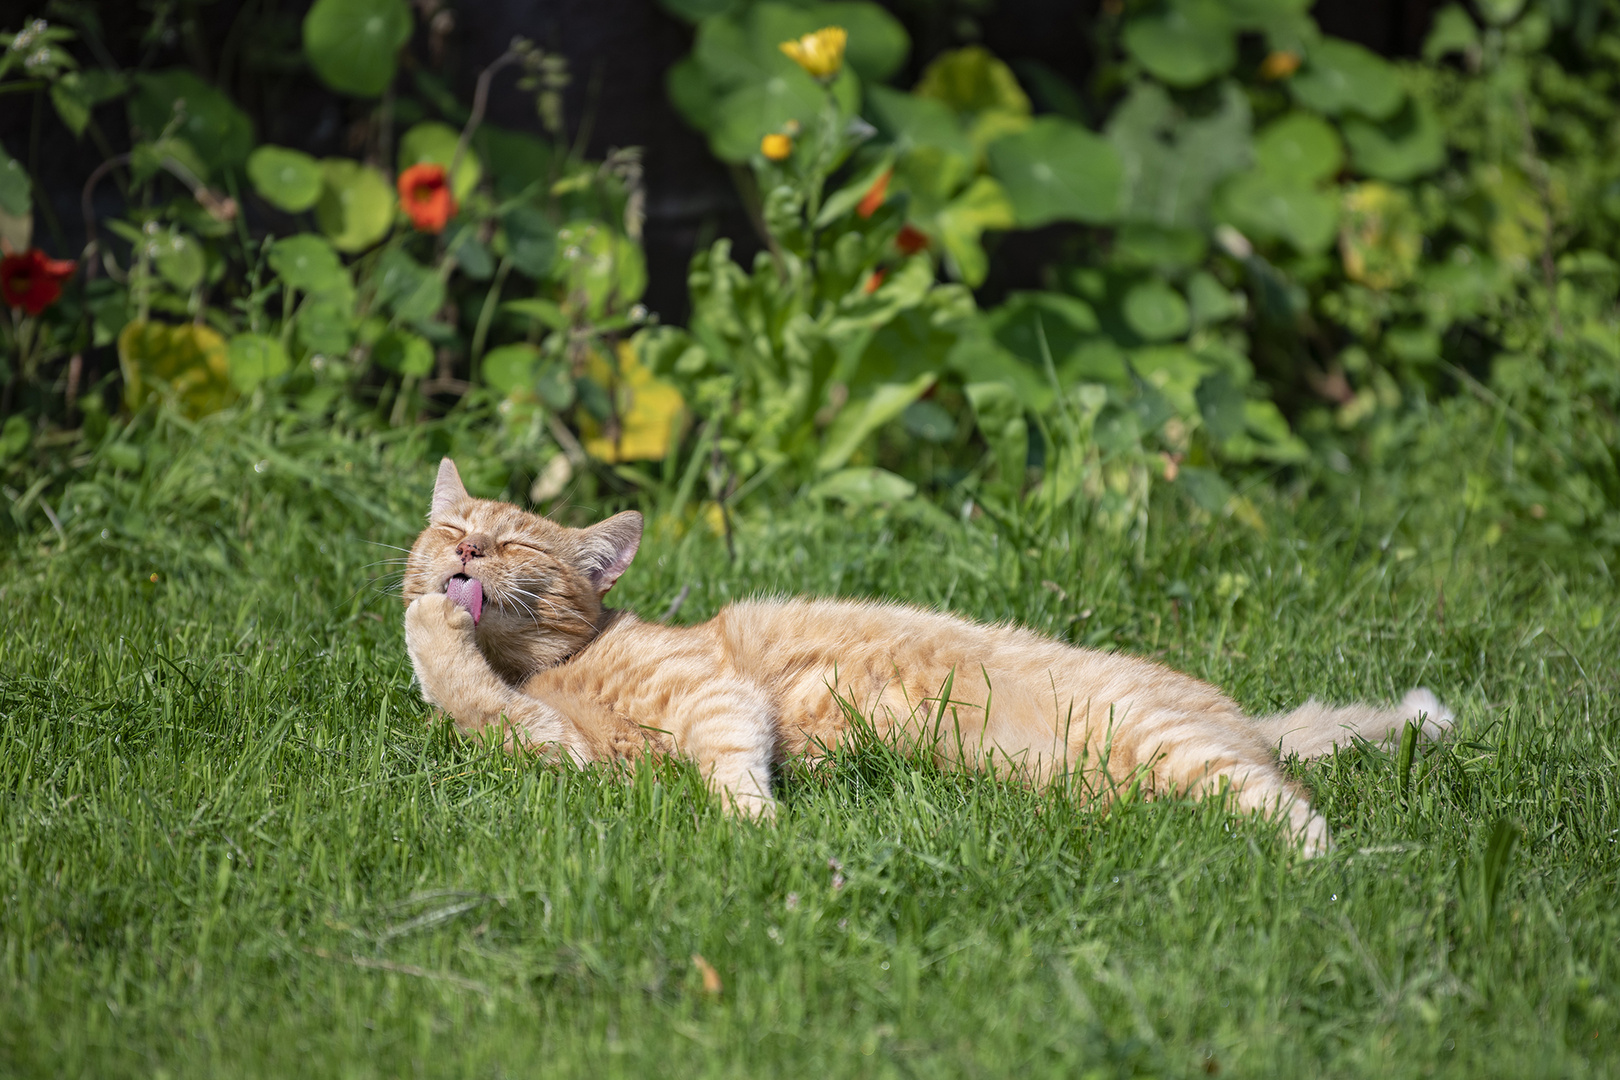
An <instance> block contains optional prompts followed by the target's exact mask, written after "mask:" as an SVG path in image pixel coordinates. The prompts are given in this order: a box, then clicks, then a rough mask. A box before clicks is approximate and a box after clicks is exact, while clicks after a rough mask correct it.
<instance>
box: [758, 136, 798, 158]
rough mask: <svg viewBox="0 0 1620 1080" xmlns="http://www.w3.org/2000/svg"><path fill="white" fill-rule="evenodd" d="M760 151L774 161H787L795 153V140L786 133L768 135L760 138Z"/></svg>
mask: <svg viewBox="0 0 1620 1080" xmlns="http://www.w3.org/2000/svg"><path fill="white" fill-rule="evenodd" d="M759 152H760V153H762V154H764V155H765V156H766V157H768V158H770V159H771V160H772V161H786V160H787V156H788V155H789V154H791V153H793V140H792V139H790V138H788V137H787V136H786V135H767V136H765V137H764V138H763V139H761V140H759Z"/></svg>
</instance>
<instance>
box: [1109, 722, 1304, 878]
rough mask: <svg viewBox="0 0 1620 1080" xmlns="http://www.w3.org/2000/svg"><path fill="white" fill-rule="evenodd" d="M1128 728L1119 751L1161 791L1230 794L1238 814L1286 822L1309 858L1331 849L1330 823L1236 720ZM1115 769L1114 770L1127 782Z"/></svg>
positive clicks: (1138, 724)
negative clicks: (1141, 766) (1138, 765)
mask: <svg viewBox="0 0 1620 1080" xmlns="http://www.w3.org/2000/svg"><path fill="white" fill-rule="evenodd" d="M1127 719H1129V718H1127ZM1122 726H1123V727H1124V730H1123V731H1122V732H1121V735H1122V736H1123V738H1122V739H1119V740H1117V741H1116V750H1124V751H1126V755H1125V759H1126V760H1127V761H1130V760H1135V761H1140V762H1142V763H1144V765H1145V768H1146V771H1147V773H1148V778H1149V779H1150V781H1151V783H1152V785H1153V787H1154V788H1155V789H1160V788H1167V789H1170V790H1173V791H1175V792H1177V793H1179V794H1182V795H1187V796H1191V797H1193V798H1204V797H1208V796H1210V795H1216V794H1219V793H1221V792H1222V791H1224V792H1226V793H1227V797H1229V798H1230V799H1231V800H1232V805H1233V807H1234V808H1235V809H1238V810H1241V811H1246V812H1250V813H1258V814H1260V815H1262V816H1265V817H1273V816H1280V817H1282V818H1283V819H1284V821H1285V822H1286V823H1287V825H1288V829H1289V832H1290V834H1291V835H1292V836H1293V837H1294V839H1295V840H1296V841H1297V842H1298V843H1300V844H1301V845H1302V846H1303V848H1304V852H1305V855H1306V856H1307V857H1314V856H1316V855H1321V854H1323V853H1325V852H1326V851H1327V850H1328V848H1329V846H1330V841H1329V839H1328V827H1327V821H1326V820H1324V819H1323V817H1322V815H1320V814H1318V813H1317V812H1316V811H1315V810H1314V809H1313V808H1312V807H1311V804H1310V800H1309V799H1307V798H1306V796H1305V793H1304V792H1303V791H1302V790H1301V789H1300V788H1299V787H1298V786H1297V785H1295V784H1294V783H1292V782H1291V781H1290V780H1289V779H1288V777H1286V776H1285V775H1283V772H1282V769H1281V768H1280V767H1279V766H1278V765H1277V762H1276V761H1275V760H1274V759H1273V758H1272V756H1271V753H1270V751H1269V749H1268V748H1267V747H1266V746H1265V744H1264V743H1262V742H1261V741H1260V740H1259V739H1256V738H1255V737H1254V736H1253V735H1252V734H1250V733H1249V732H1247V731H1244V730H1241V729H1240V728H1238V727H1237V725H1236V724H1235V723H1234V722H1233V721H1231V720H1228V719H1226V718H1214V717H1204V716H1198V715H1193V716H1185V715H1183V716H1178V717H1170V716H1166V717H1162V718H1161V717H1152V718H1138V719H1137V722H1135V723H1127V724H1125V725H1122ZM1110 764H1111V767H1110V769H1109V771H1110V772H1111V773H1114V774H1115V777H1116V779H1123V778H1122V777H1119V776H1118V771H1119V770H1118V768H1117V767H1116V766H1114V764H1113V763H1112V762H1111V763H1110Z"/></svg>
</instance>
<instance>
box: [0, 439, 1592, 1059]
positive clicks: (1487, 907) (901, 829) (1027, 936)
mask: <svg viewBox="0 0 1620 1080" xmlns="http://www.w3.org/2000/svg"><path fill="white" fill-rule="evenodd" d="M213 438H214V443H213V444H210V443H208V442H207V441H206V440H201V441H199V444H198V447H197V448H196V449H195V450H192V451H187V452H184V453H180V454H179V455H178V456H177V457H175V458H174V459H173V460H169V461H167V462H166V463H165V462H160V461H158V460H157V459H156V458H149V461H148V474H147V475H148V476H150V477H151V478H150V479H142V478H141V477H139V476H137V477H135V478H133V479H130V478H124V479H107V480H106V481H105V482H104V483H102V484H101V486H100V487H94V486H91V487H87V488H85V489H84V490H81V491H78V492H77V493H75V494H74V495H73V496H72V499H71V500H70V503H69V505H66V506H63V507H59V508H58V509H60V510H61V511H62V512H63V520H64V523H65V526H66V531H65V532H63V533H61V534H58V533H57V532H55V531H54V530H47V531H46V532H44V533H43V534H42V538H32V539H28V540H26V541H24V540H20V539H16V538H15V537H14V538H11V539H8V540H6V541H5V543H6V544H7V545H8V546H7V547H6V549H5V551H4V553H3V554H0V1073H4V1074H6V1075H16V1076H53V1077H54V1076H90V1077H111V1076H123V1075H139V1076H161V1075H167V1076H197V1075H232V1076H291V1075H299V1076H343V1077H351V1076H353V1077H370V1076H376V1077H395V1076H414V1075H432V1076H491V1077H493V1076H530V1075H545V1076H600V1075H624V1076H637V1077H639V1076H652V1075H669V1076H689V1075H690V1076H697V1075H731V1076H761V1075H776V1074H782V1075H802V1076H812V1077H818V1078H825V1077H841V1076H850V1075H875V1076H887V1075H897V1076H911V1075H915V1076H937V1075H969V1076H1012V1075H1017V1076H1034V1075H1051V1076H1114V1075H1122V1076H1123V1075H1138V1074H1140V1075H1155V1076H1171V1075H1175V1076H1183V1075H1187V1076H1203V1075H1206V1074H1214V1073H1217V1072H1220V1073H1224V1074H1226V1075H1231V1076H1261V1075H1276V1076H1305V1075H1324V1074H1332V1075H1366V1076H1380V1077H1384V1076H1406V1075H1414V1076H1416V1075H1431V1074H1446V1075H1459V1076H1481V1075H1498V1076H1515V1077H1522V1076H1542V1075H1545V1076H1586V1075H1615V1073H1616V1072H1617V1071H1620V904H1617V887H1620V879H1617V872H1620V804H1617V797H1620V768H1617V765H1620V759H1617V752H1620V711H1617V706H1620V592H1617V590H1616V589H1615V587H1614V585H1613V583H1612V582H1611V581H1610V580H1609V579H1607V578H1606V577H1603V576H1601V575H1600V574H1599V573H1597V572H1594V571H1580V570H1564V571H1559V572H1555V571H1554V570H1553V569H1550V568H1549V567H1548V566H1546V565H1541V566H1535V565H1530V564H1528V563H1525V562H1523V561H1522V560H1521V561H1519V562H1516V563H1514V564H1512V565H1503V564H1500V563H1498V562H1497V561H1496V560H1494V559H1493V558H1492V557H1491V556H1490V553H1489V551H1488V550H1487V549H1483V548H1481V549H1478V550H1477V551H1475V550H1471V549H1459V551H1458V552H1457V553H1455V554H1454V553H1452V552H1449V551H1447V552H1438V551H1436V552H1429V551H1426V550H1423V549H1422V548H1416V549H1414V548H1410V547H1404V546H1403V543H1411V541H1410V540H1405V541H1403V540H1402V539H1401V538H1400V537H1399V536H1397V537H1395V539H1394V540H1393V542H1389V538H1387V537H1385V536H1383V535H1380V534H1376V533H1373V532H1370V531H1369V532H1365V533H1363V534H1359V535H1358V534H1356V533H1355V532H1354V531H1353V530H1350V529H1348V527H1344V526H1329V525H1325V524H1323V522H1324V521H1331V520H1335V518H1334V515H1332V514H1330V513H1326V512H1324V511H1323V509H1322V508H1316V509H1315V510H1312V511H1310V512H1308V513H1305V514H1304V515H1302V517H1303V518H1304V519H1305V520H1306V522H1307V524H1306V525H1303V526H1300V525H1293V526H1291V525H1288V524H1287V523H1286V522H1285V521H1283V520H1282V519H1281V518H1279V519H1278V520H1277V521H1275V522H1274V523H1273V525H1272V528H1271V530H1270V531H1269V532H1268V533H1267V534H1266V535H1260V534H1257V533H1255V532H1253V531H1250V530H1249V529H1247V528H1245V527H1243V526H1240V525H1238V524H1236V523H1234V522H1222V521H1216V522H1205V523H1198V522H1193V521H1189V520H1188V519H1187V512H1186V511H1184V510H1182V509H1179V508H1178V507H1176V506H1174V505H1166V506H1164V507H1160V508H1158V509H1157V510H1156V511H1155V514H1154V516H1153V519H1152V525H1151V528H1150V530H1149V534H1148V537H1147V539H1146V542H1145V545H1143V546H1142V547H1140V548H1138V547H1136V546H1133V545H1132V544H1130V543H1128V542H1126V541H1123V540H1118V539H1114V538H1110V537H1109V536H1107V535H1105V534H1101V533H1092V532H1089V531H1087V530H1086V529H1085V528H1084V527H1082V526H1078V525H1077V526H1074V527H1073V528H1071V529H1070V530H1068V531H1063V530H1052V531H1050V532H1047V533H1044V534H1041V535H1040V536H1038V537H1031V536H1023V537H1021V538H1016V539H1015V538H1014V536H1013V534H1012V533H1009V532H1006V531H1000V530H998V529H996V528H995V527H993V526H992V525H991V524H990V523H989V522H988V521H982V520H981V521H976V522H974V523H973V524H972V525H970V526H967V527H964V528H962V529H960V530H959V531H957V532H954V533H951V534H946V535H941V534H937V533H934V532H932V531H929V530H928V529H926V528H921V527H917V526H912V525H906V524H904V523H899V524H894V523H885V522H883V521H881V520H875V521H874V520H869V519H846V518H844V517H843V516H841V515H838V514H822V513H818V512H814V511H811V510H799V511H793V512H784V513H783V514H781V515H779V516H777V517H775V518H774V519H770V520H765V519H758V518H755V519H749V518H745V519H744V520H743V521H742V522H741V524H740V532H739V535H738V538H737V549H738V555H737V560H736V562H735V563H734V564H733V563H730V562H728V560H727V557H726V553H725V547H724V544H723V543H722V542H721V541H719V540H718V539H716V538H715V537H714V536H713V535H712V534H710V533H709V532H708V531H707V530H706V529H705V528H703V527H702V526H699V527H697V528H695V529H693V530H691V531H689V532H686V533H684V535H678V534H677V532H676V531H675V530H673V529H671V528H668V527H658V526H656V524H655V527H654V528H653V529H652V530H651V531H650V533H649V537H648V540H647V542H646V543H645V544H644V545H643V547H642V550H641V554H640V556H639V557H638V559H637V561H636V563H635V564H634V566H633V567H632V568H631V570H630V572H629V573H628V574H627V575H626V577H625V578H624V579H623V581H622V582H621V584H620V585H619V587H618V588H617V589H616V590H615V592H614V597H615V598H616V599H617V601H618V602H619V604H621V605H623V606H628V607H631V608H633V609H635V610H637V611H638V612H640V613H641V614H642V615H643V616H644V617H647V618H658V617H659V616H660V615H661V614H662V613H663V612H664V610H665V609H666V608H667V607H668V606H669V605H670V603H671V601H672V600H673V599H674V598H675V597H676V596H677V595H678V593H679V592H680V590H681V589H682V588H683V587H687V586H689V587H690V593H689V595H688V598H687V599H686V601H685V604H684V606H683V607H681V608H680V611H679V613H678V615H677V620H678V621H683V622H684V621H697V620H700V619H702V618H706V617H707V616H709V615H710V614H712V613H713V612H714V611H716V610H717V609H718V608H719V607H720V606H721V605H722V604H724V603H725V602H726V601H727V600H728V599H730V598H733V597H740V596H744V595H748V594H752V593H758V592H773V593H797V592H807V593H815V594H823V595H831V594H837V595H850V596H872V595H876V596H887V597H895V598H903V599H906V600H910V601H915V602H917V603H921V604H927V605H937V606H942V607H948V608H950V609H952V610H955V611H958V612H961V613H963V614H965V615H969V616H972V617H976V618H981V619H990V620H999V619H1016V620H1019V621H1021V622H1024V623H1027V624H1029V625H1032V626H1035V627H1037V628H1040V629H1042V630H1044V631H1047V632H1049V633H1053V634H1056V635H1059V636H1063V637H1066V638H1068V639H1069V640H1073V641H1078V642H1090V643H1092V644H1097V645H1100V646H1102V647H1107V648H1119V649H1125V650H1129V651H1132V652H1137V653H1142V654H1148V655H1153V656H1157V657H1159V658H1161V659H1162V660H1163V661H1164V662H1166V663H1168V664H1171V665H1173V666H1175V667H1178V668H1180V669H1182V670H1185V671H1188V672H1191V673H1194V674H1196V675H1199V676H1202V677H1204V678H1208V679H1211V680H1213V681H1215V682H1217V683H1219V684H1221V685H1222V686H1224V687H1225V688H1227V689H1228V690H1229V691H1231V692H1232V693H1233V694H1234V696H1236V697H1237V698H1238V699H1239V700H1240V701H1242V702H1243V703H1244V704H1245V705H1247V706H1249V707H1250V708H1252V709H1254V710H1265V709H1274V708H1279V707H1283V706H1290V705H1293V704H1296V703H1297V702H1299V701H1300V700H1302V699H1303V698H1305V697H1306V696H1309V695H1311V694H1318V695H1323V696H1327V697H1330V698H1335V699H1340V700H1344V699H1355V698H1369V699H1389V698H1392V697H1394V696H1395V695H1397V694H1399V693H1400V692H1402V691H1404V690H1406V689H1407V688H1408V687H1409V686H1412V685H1414V684H1417V683H1423V684H1426V685H1428V686H1430V687H1433V688H1434V689H1435V690H1436V691H1437V692H1438V693H1439V694H1440V696H1441V697H1442V698H1443V699H1444V700H1445V701H1446V702H1447V703H1448V704H1450V705H1452V706H1453V707H1454V708H1455V709H1456V711H1457V713H1458V716H1459V730H1458V733H1457V735H1456V737H1455V738H1453V739H1451V740H1450V741H1448V742H1446V743H1444V744H1441V745H1438V746H1434V747H1422V748H1420V749H1419V750H1418V752H1417V754H1416V757H1415V759H1414V760H1413V761H1412V762H1411V763H1410V767H1409V768H1408V769H1405V770H1403V769H1402V768H1401V767H1400V763H1399V762H1398V760H1397V755H1396V754H1394V753H1391V752H1386V751H1384V750H1380V749H1376V748H1371V747H1363V748H1359V749H1355V750H1352V751H1349V752H1345V753H1341V754H1340V755H1339V756H1338V757H1337V758H1335V759H1333V760H1330V761H1325V762H1319V763H1316V764H1313V765H1311V766H1309V767H1300V768H1299V770H1298V772H1299V775H1300V776H1302V777H1303V779H1304V781H1305V783H1306V784H1307V785H1308V786H1309V787H1310V788H1311V790H1312V791H1313V792H1314V794H1315V799H1316V801H1317V805H1318V806H1319V807H1320V808H1321V810H1322V811H1323V812H1324V813H1325V814H1326V816H1327V818H1328V820H1329V822H1330V824H1331V826H1332V828H1333V830H1334V835H1335V839H1336V841H1337V845H1338V846H1337V849H1336V850H1335V852H1334V853H1333V854H1331V855H1329V856H1327V857H1325V858H1322V859H1319V860H1316V861H1311V862H1305V861H1302V860H1301V859H1299V858H1298V857H1297V856H1296V855H1295V854H1294V853H1293V852H1292V851H1291V850H1290V849H1289V847H1288V846H1287V845H1286V843H1284V842H1283V840H1282V839H1281V838H1280V836H1279V835H1278V833H1277V831H1276V830H1275V828H1273V827H1272V826H1270V825H1268V824H1266V823H1264V822H1259V821H1256V820H1253V819H1245V818H1242V817H1236V816H1233V815H1232V814H1230V813H1228V812H1226V811H1225V810H1224V809H1223V808H1222V807H1221V806H1220V805H1219V804H1216V803H1204V804H1192V803H1184V802H1175V801H1163V802H1148V803H1143V802H1134V803H1131V802H1127V803H1125V804H1123V805H1119V806H1116V807H1115V808H1114V809H1112V810H1111V811H1110V812H1108V813H1107V814H1106V815H1101V814H1093V813H1090V812H1087V811H1086V810H1084V809H1082V808H1079V807H1076V806H1074V805H1072V804H1071V803H1069V802H1067V801H1065V800H1064V799H1063V798H1062V797H1061V796H1057V795H1041V794H1034V793H1030V792H1028V791H1025V790H1022V789H1019V788H1017V787H1014V786H1010V785H1007V784H1003V783H997V782H994V781H991V780H987V779H983V778H978V777H962V776H950V775H942V774H940V773H938V772H936V771H933V770H931V769H930V768H928V767H926V766H922V765H919V764H917V763H914V762H910V761H906V760H903V759H900V758H897V757H896V756H894V755H893V754H891V753H889V752H888V751H886V750H885V749H884V748H883V747H881V746H869V747H864V748H860V749H856V750H852V751H849V752H846V753H844V754H843V755H841V756H840V757H839V758H838V759H837V760H836V761H835V762H834V764H833V767H832V768H830V769H827V770H821V771H817V772H815V773H809V772H806V771H803V770H789V771H788V773H787V774H786V775H784V776H783V777H781V778H780V787H781V790H782V792H783V794H784V797H785V806H784V808H783V810H784V812H783V813H782V815H781V818H780V820H779V821H778V822H777V823H776V824H775V825H774V826H769V827H759V826H753V825H747V824H739V823H736V822H733V821H730V820H727V819H726V818H725V817H723V816H722V814H721V813H720V811H719V809H718V806H717V805H716V804H714V803H713V802H712V801H710V800H709V799H708V798H706V797H705V796H704V795H703V793H702V790H701V787H700V785H699V784H698V783H697V781H696V778H695V776H694V775H693V773H692V771H691V770H689V769H687V768H684V767H682V766H679V765H661V766H657V767H647V768H642V769H640V770H639V771H636V772H634V773H633V774H630V775H628V776H626V775H622V774H614V773H610V772H605V771H593V772H585V773H573V772H562V771H557V770H555V769H553V768H551V767H547V766H543V765H540V764H536V763H534V762H532V761H528V760H513V759H511V758H508V757H506V756H504V755H502V754H501V753H499V752H496V751H491V750H487V749H485V748H483V747H481V746H479V745H477V744H473V743H469V742H466V741H462V740H459V739H458V738H456V737H454V736H453V735H452V733H451V732H450V731H449V730H447V728H446V727H445V725H444V724H442V723H437V722H435V721H434V720H433V718H432V716H431V715H430V711H429V710H428V708H427V707H426V706H424V705H423V704H422V702H421V700H420V699H419V698H418V697H417V695H416V693H415V690H414V688H413V686H412V682H411V674H410V669H409V667H408V664H407V662H406V658H405V652H404V645H403V639H402V630H401V611H400V608H399V605H398V601H397V600H396V599H394V598H393V597H392V596H390V595H387V592H386V590H387V588H388V587H389V583H388V582H387V580H386V576H387V575H388V574H389V573H390V572H391V568H390V567H389V566H388V565H386V564H381V565H379V564H378V560H380V559H386V558H388V557H390V556H392V555H393V554H394V553H393V552H391V551H389V550H388V549H386V548H383V547H379V546H377V544H379V543H380V544H395V545H403V544H407V543H408V542H409V540H410V538H411V535H412V529H413V527H414V526H413V522H414V521H419V520H420V515H421V513H422V512H423V511H424V510H425V504H426V500H427V494H428V487H429V484H430V482H431V481H430V477H431V469H430V468H429V467H428V466H420V467H417V468H415V469H414V470H413V471H410V472H408V473H403V474H402V473H400V472H398V471H390V470H388V469H387V468H385V467H384V466H382V465H381V464H379V460H380V459H377V458H375V456H373V457H370V458H368V457H367V456H366V455H365V454H363V453H360V452H358V451H357V452H356V454H355V455H354V456H353V457H351V458H349V459H347V460H346V462H345V461H344V460H339V459H338V458H333V459H332V460H330V461H329V462H328V463H327V464H326V465H323V466H318V467H317V466H300V465H298V464H297V461H298V460H300V459H297V458H294V457H292V456H286V455H284V454H283V453H282V452H281V451H275V452H272V450H271V449H264V447H270V443H269V442H265V443H263V444H259V443H254V442H253V441H252V439H253V438H257V436H253V437H250V436H248V435H242V434H240V433H238V434H237V435H226V434H224V433H222V432H221V431H219V430H216V431H215V432H214V435H213ZM265 438H266V439H268V436H265ZM232 439H237V440H238V441H237V442H232V441H231V440H232ZM283 449H285V448H283ZM261 453H263V454H264V457H263V458H259V455H260V454H261ZM255 459H258V462H257V463H258V464H261V465H262V466H263V468H260V469H258V470H255V468H254V467H253V466H254V464H255ZM160 466H161V469H160ZM159 473H161V474H162V476H163V477H164V478H163V479H158V478H157V476H158V474H159ZM210 485H211V486H210ZM311 485H319V489H318V491H317V490H316V489H315V488H312V487H311ZM198 492H202V493H203V494H198ZM41 520H42V519H41ZM103 528H105V529H106V532H105V533H103V532H101V530H102V529H103ZM1403 773H1404V776H1403ZM1403 779H1404V784H1403V783H1402V781H1403ZM1498 822H1502V823H1503V824H1501V825H1500V826H1499V825H1498ZM1515 841H1516V843H1515ZM1510 844H1511V845H1512V846H1511V847H1510V846H1509V845H1510ZM694 957H702V958H703V959H702V961H701V962H700V961H698V960H695V959H694ZM716 979H717V980H718V981H717V982H716ZM716 987H718V989H716Z"/></svg>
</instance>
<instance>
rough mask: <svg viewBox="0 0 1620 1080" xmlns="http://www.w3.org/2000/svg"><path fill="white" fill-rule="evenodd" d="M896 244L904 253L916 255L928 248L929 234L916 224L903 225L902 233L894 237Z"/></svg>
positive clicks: (901, 252)
mask: <svg viewBox="0 0 1620 1080" xmlns="http://www.w3.org/2000/svg"><path fill="white" fill-rule="evenodd" d="M894 246H895V247H897V248H899V249H900V254H902V255H915V254H917V252H919V251H926V250H927V249H928V234H927V233H925V232H923V231H922V230H921V229H919V228H917V227H916V226H913V225H902V226H901V227H900V235H898V236H896V237H895V238H894Z"/></svg>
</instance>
